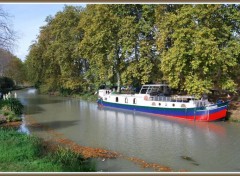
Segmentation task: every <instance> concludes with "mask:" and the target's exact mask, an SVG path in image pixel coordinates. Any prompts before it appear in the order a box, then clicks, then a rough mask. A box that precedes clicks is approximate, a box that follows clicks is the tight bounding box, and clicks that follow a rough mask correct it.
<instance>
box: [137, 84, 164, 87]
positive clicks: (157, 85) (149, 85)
mask: <svg viewBox="0 0 240 176" xmlns="http://www.w3.org/2000/svg"><path fill="white" fill-rule="evenodd" d="M142 86H144V87H145V86H146V87H160V86H168V84H144V85H142Z"/></svg>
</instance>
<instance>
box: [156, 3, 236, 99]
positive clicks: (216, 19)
mask: <svg viewBox="0 0 240 176" xmlns="http://www.w3.org/2000/svg"><path fill="white" fill-rule="evenodd" d="M171 9H172V10H169V11H167V10H166V8H165V9H164V7H163V6H159V8H158V9H157V11H156V13H157V14H156V20H157V27H158V42H157V45H158V49H159V51H160V52H161V59H160V60H161V66H160V67H161V70H162V71H163V74H164V78H165V79H166V80H167V81H168V82H169V84H170V86H171V87H173V88H180V89H181V90H184V91H187V92H188V93H190V94H195V95H198V96H200V95H201V94H203V93H208V92H209V90H210V89H212V88H217V89H219V90H223V89H224V90H229V91H234V89H235V87H236V83H235V82H234V75H233V72H232V71H231V70H233V69H235V68H236V67H237V66H238V60H237V58H239V52H240V41H239V19H240V13H239V6H238V5H220V4H217V5H181V6H176V5H175V6H174V8H171Z"/></svg>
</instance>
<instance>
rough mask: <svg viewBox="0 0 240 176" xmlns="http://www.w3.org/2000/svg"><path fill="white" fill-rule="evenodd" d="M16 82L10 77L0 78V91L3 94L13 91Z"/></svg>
mask: <svg viewBox="0 0 240 176" xmlns="http://www.w3.org/2000/svg"><path fill="white" fill-rule="evenodd" d="M13 87H14V82H13V80H12V79H11V78H8V77H0V90H1V91H2V92H3V93H6V92H7V91H9V90H11V89H13Z"/></svg>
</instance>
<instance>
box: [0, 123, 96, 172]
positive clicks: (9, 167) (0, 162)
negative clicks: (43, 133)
mask: <svg viewBox="0 0 240 176" xmlns="http://www.w3.org/2000/svg"><path fill="white" fill-rule="evenodd" d="M0 141H4V142H1V143H0V151H1V152H0V172H89V171H95V166H94V164H93V163H92V162H91V160H89V159H84V158H83V157H82V156H81V155H80V154H77V153H74V152H72V151H70V150H68V149H64V148H60V147H59V148H57V149H56V150H52V149H51V148H50V147H49V146H48V145H47V144H46V143H45V142H43V141H42V140H41V139H39V138H37V137H33V136H29V135H26V134H23V133H19V132H18V131H17V130H16V129H13V128H6V127H0Z"/></svg>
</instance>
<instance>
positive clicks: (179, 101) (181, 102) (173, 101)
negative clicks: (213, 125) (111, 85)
mask: <svg viewBox="0 0 240 176" xmlns="http://www.w3.org/2000/svg"><path fill="white" fill-rule="evenodd" d="M170 93H171V89H170V88H169V86H168V85H167V84H147V85H143V86H142V88H141V90H140V91H139V93H136V94H116V93H115V92H113V91H111V90H110V89H100V90H99V93H98V95H99V98H102V99H103V101H105V102H110V103H118V104H129V105H137V106H151V107H154V106H155V107H164V108H194V107H202V106H208V105H210V103H209V102H208V100H197V99H195V97H194V96H178V95H170Z"/></svg>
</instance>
